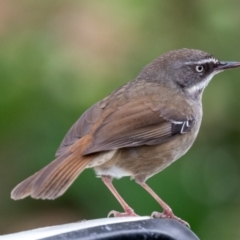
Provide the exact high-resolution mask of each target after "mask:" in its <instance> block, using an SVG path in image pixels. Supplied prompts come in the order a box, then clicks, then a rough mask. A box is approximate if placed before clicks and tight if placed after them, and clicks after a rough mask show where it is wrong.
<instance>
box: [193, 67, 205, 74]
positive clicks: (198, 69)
mask: <svg viewBox="0 0 240 240" xmlns="http://www.w3.org/2000/svg"><path fill="white" fill-rule="evenodd" d="M195 70H196V72H198V73H201V72H203V71H204V66H203V65H197V66H196V67H195Z"/></svg>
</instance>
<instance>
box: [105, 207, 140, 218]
mask: <svg viewBox="0 0 240 240" xmlns="http://www.w3.org/2000/svg"><path fill="white" fill-rule="evenodd" d="M111 215H113V217H138V215H137V214H136V213H135V212H134V211H133V209H127V210H126V211H125V212H117V211H115V210H112V211H111V212H109V213H108V217H110V216H111Z"/></svg>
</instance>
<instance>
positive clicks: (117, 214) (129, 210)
mask: <svg viewBox="0 0 240 240" xmlns="http://www.w3.org/2000/svg"><path fill="white" fill-rule="evenodd" d="M101 178H102V181H103V182H104V184H105V185H106V186H107V187H108V189H109V190H110V191H111V193H112V194H113V195H114V197H115V198H116V199H117V201H118V202H119V203H120V204H121V206H122V208H123V209H124V212H123V213H120V212H117V211H114V210H112V211H111V212H109V214H108V217H109V216H111V215H113V216H114V217H130V216H138V215H137V214H136V213H135V212H134V210H133V209H132V208H131V207H130V206H129V205H128V204H127V203H126V202H125V201H124V199H123V198H122V197H121V196H120V194H119V193H118V192H117V190H116V188H115V187H114V186H113V184H112V178H111V177H110V176H101Z"/></svg>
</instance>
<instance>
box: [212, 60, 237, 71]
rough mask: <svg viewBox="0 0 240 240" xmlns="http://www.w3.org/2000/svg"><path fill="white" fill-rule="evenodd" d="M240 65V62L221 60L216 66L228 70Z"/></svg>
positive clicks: (218, 68) (217, 68)
mask: <svg viewBox="0 0 240 240" xmlns="http://www.w3.org/2000/svg"><path fill="white" fill-rule="evenodd" d="M237 67H240V62H220V63H219V65H218V66H217V67H216V70H220V71H223V70H226V69H231V68H237Z"/></svg>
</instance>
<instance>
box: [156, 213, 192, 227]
mask: <svg viewBox="0 0 240 240" xmlns="http://www.w3.org/2000/svg"><path fill="white" fill-rule="evenodd" d="M151 217H152V218H171V219H175V220H177V221H178V222H180V223H182V224H183V225H185V226H186V227H188V228H190V225H189V223H188V222H186V221H184V220H182V219H181V218H179V217H177V216H175V215H174V214H173V213H172V212H171V213H168V212H164V211H163V212H162V213H159V212H153V213H152V214H151Z"/></svg>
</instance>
